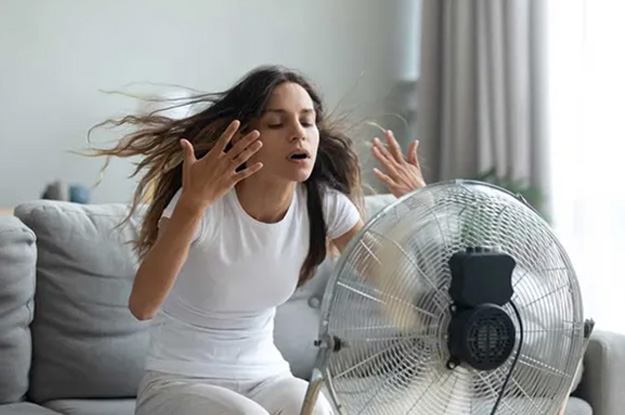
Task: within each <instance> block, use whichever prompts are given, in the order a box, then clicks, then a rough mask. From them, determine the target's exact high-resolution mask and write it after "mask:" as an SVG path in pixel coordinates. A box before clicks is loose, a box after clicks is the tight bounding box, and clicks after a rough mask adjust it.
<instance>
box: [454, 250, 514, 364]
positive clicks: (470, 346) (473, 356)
mask: <svg viewBox="0 0 625 415" xmlns="http://www.w3.org/2000/svg"><path fill="white" fill-rule="evenodd" d="M449 265H450V268H451V275H452V280H451V285H450V287H449V293H450V295H451V297H452V299H453V305H452V319H451V322H450V324H449V327H448V347H449V353H450V360H449V366H450V367H454V366H456V365H458V364H462V363H466V364H468V365H469V366H471V367H473V368H475V369H478V370H492V369H496V368H498V367H499V366H501V365H502V364H504V363H505V362H506V360H507V359H508V358H509V357H510V355H511V354H512V350H513V349H514V344H515V339H516V328H515V326H514V323H513V321H512V319H511V318H510V316H509V315H508V313H507V312H506V311H505V310H504V309H503V308H502V307H501V306H503V305H505V304H506V303H507V302H509V301H510V299H511V298H512V294H513V290H512V272H513V270H514V267H515V266H516V263H515V261H514V259H513V258H512V257H511V256H509V255H507V254H505V253H500V252H491V251H489V250H487V249H481V248H473V249H467V251H466V252H464V251H463V252H458V253H456V254H454V255H453V256H452V258H451V259H450V261H449Z"/></svg>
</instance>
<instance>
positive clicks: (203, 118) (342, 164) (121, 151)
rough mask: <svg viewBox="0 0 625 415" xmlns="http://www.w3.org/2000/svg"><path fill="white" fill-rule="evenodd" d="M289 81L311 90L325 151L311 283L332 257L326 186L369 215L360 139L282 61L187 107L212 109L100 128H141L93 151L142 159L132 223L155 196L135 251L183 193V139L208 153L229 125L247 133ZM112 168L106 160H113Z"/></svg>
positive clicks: (142, 249) (315, 190)
mask: <svg viewBox="0 0 625 415" xmlns="http://www.w3.org/2000/svg"><path fill="white" fill-rule="evenodd" d="M284 82H293V83H297V84H299V85H300V86H302V87H303V88H304V89H305V90H306V91H307V92H308V94H309V95H310V97H311V99H312V101H313V104H314V107H315V111H316V113H317V127H318V129H319V149H318V155H317V159H316V162H315V166H314V168H313V171H312V174H311V176H310V177H309V179H308V180H307V181H306V182H305V186H306V190H307V200H308V202H307V204H308V205H307V209H308V216H309V219H310V247H309V251H308V255H307V256H306V259H305V260H304V263H303V264H302V267H301V271H300V276H299V282H298V286H301V285H302V284H303V283H304V282H306V281H307V280H309V279H310V278H311V277H312V276H313V275H314V273H315V271H316V269H317V266H318V265H319V264H320V263H321V262H322V261H323V260H324V258H325V257H326V254H327V248H328V246H327V243H328V240H327V233H326V223H325V220H324V216H323V211H322V209H323V204H322V201H323V197H324V193H325V191H326V189H328V188H332V189H336V190H338V191H340V192H342V193H344V194H345V195H347V196H348V197H349V198H350V199H351V200H352V202H354V203H355V204H356V206H357V207H358V209H359V210H360V212H361V213H364V212H363V196H362V188H361V178H360V168H359V160H358V155H357V154H356V152H355V150H354V149H353V148H352V140H351V139H350V138H349V137H347V136H346V135H345V134H344V133H343V132H341V131H340V130H339V127H338V124H336V123H333V122H331V121H330V120H328V119H327V114H326V113H325V109H324V106H323V103H322V100H321V97H320V95H319V94H318V93H317V91H316V90H315V89H314V88H313V86H312V84H311V83H310V82H309V81H308V80H306V79H305V77H304V76H302V75H301V74H299V73H297V72H295V71H293V70H289V69H286V68H284V67H281V66H261V67H258V68H256V69H254V70H252V71H250V72H249V73H247V74H246V75H245V76H244V77H243V78H242V79H240V80H239V81H238V82H237V83H236V84H235V85H234V86H233V87H231V88H230V89H228V90H226V91H223V92H218V93H210V94H201V95H195V96H194V97H192V98H190V99H189V100H187V101H186V102H184V103H183V104H176V105H174V106H183V105H194V106H196V105H207V106H206V108H205V109H203V110H201V111H199V112H197V113H196V114H194V115H191V116H189V117H187V118H184V119H171V118H168V117H165V116H163V115H161V114H160V111H155V112H153V113H150V114H147V115H128V116H126V117H123V118H122V119H119V120H108V121H105V122H103V123H101V124H98V125H96V126H95V127H93V128H96V127H100V126H104V125H108V126H112V127H119V126H122V125H130V126H134V127H139V128H138V129H136V130H135V131H134V132H132V133H129V134H127V135H125V136H124V137H123V138H122V139H121V140H120V141H119V142H118V143H117V144H116V145H115V146H114V147H113V148H109V149H106V148H100V149H93V151H92V153H91V154H92V155H96V156H106V158H107V164H108V161H109V160H110V158H111V157H133V156H137V155H139V156H142V157H143V158H142V160H141V161H140V162H139V163H138V164H137V166H136V168H135V170H134V172H133V174H132V175H131V177H134V176H136V175H138V174H140V173H142V175H141V179H140V181H139V183H138V186H137V189H136V191H135V194H134V198H133V202H132V205H131V208H130V212H129V214H128V216H127V217H126V219H125V220H124V221H127V220H128V219H129V218H130V217H131V216H132V215H133V214H134V213H135V212H136V210H137V208H138V207H139V205H141V204H142V203H143V202H145V201H146V200H147V194H148V193H149V194H150V196H151V200H150V203H149V206H148V208H147V212H146V213H145V215H144V216H143V219H142V223H141V227H140V230H139V236H138V239H137V240H136V241H135V249H136V251H137V252H138V254H139V257H140V258H141V257H143V256H144V255H145V254H146V253H147V251H148V250H149V248H150V247H151V246H152V245H153V244H154V242H155V241H156V236H157V234H158V221H159V219H160V217H161V214H162V212H163V210H164V209H165V207H166V206H167V205H168V203H169V202H170V201H171V199H172V197H173V196H174V194H175V193H176V191H177V190H178V189H179V188H180V187H181V186H182V148H181V147H180V143H179V140H180V138H186V139H187V140H189V141H190V142H191V143H192V144H193V146H194V148H195V151H196V157H198V158H199V157H202V156H203V155H204V154H206V153H207V152H208V151H209V150H210V149H211V148H212V147H213V145H214V144H215V142H216V140H217V139H218V138H219V136H220V135H221V134H222V133H223V131H224V130H225V129H226V127H227V126H228V124H229V123H230V122H231V121H233V120H235V119H238V120H239V121H240V122H241V126H242V129H243V130H245V129H246V128H247V127H248V126H249V125H250V123H251V122H252V121H253V120H255V119H257V118H258V117H260V115H261V114H262V112H263V110H264V109H265V106H266V105H267V102H268V100H269V98H270V96H271V93H272V91H273V90H274V88H275V87H277V86H278V85H280V84H282V83H284ZM105 167H106V165H105Z"/></svg>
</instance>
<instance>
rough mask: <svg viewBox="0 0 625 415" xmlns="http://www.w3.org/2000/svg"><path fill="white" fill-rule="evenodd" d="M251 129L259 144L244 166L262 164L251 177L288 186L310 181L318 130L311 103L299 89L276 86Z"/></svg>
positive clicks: (285, 84) (285, 85) (294, 84)
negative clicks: (257, 136)
mask: <svg viewBox="0 0 625 415" xmlns="http://www.w3.org/2000/svg"><path fill="white" fill-rule="evenodd" d="M254 127H255V128H256V129H257V130H258V131H259V132H260V138H259V140H260V141H262V143H263V146H262V148H261V149H260V150H259V151H258V152H257V153H256V154H255V155H254V156H253V157H252V158H251V159H250V160H249V162H248V163H249V164H253V163H255V162H258V161H260V162H262V163H263V168H262V169H261V170H260V171H259V172H258V173H256V174H255V176H256V175H259V176H263V177H264V178H268V179H282V180H286V181H292V182H303V181H305V180H307V179H308V178H309V177H310V174H311V173H312V170H313V166H314V165H315V160H316V158H317V149H318V147H319V130H318V129H317V124H316V114H315V110H314V105H313V101H312V99H311V98H310V95H308V92H306V90H305V89H304V88H303V87H301V86H300V85H299V84H296V83H292V82H286V83H283V84H280V85H278V86H277V87H276V88H275V89H274V90H273V92H272V94H271V97H270V99H269V102H268V104H267V107H266V109H265V111H264V112H263V114H262V115H261V117H260V119H259V120H258V122H257V123H255V125H254Z"/></svg>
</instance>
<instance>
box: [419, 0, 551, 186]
mask: <svg viewBox="0 0 625 415" xmlns="http://www.w3.org/2000/svg"><path fill="white" fill-rule="evenodd" d="M543 7H544V6H543V2H542V1H541V0H535V1H532V0H423V5H422V34H421V36H422V37H421V71H420V72H421V73H420V78H419V92H418V98H419V105H418V111H417V112H418V114H417V126H418V130H419V134H418V135H419V138H420V140H421V144H420V148H421V150H422V151H421V154H422V158H423V165H424V172H425V175H426V179H427V180H428V181H429V182H433V181H438V180H446V179H451V178H473V177H475V176H476V174H478V173H479V172H483V171H486V170H489V169H491V168H495V169H496V171H497V174H498V176H501V177H504V176H506V177H510V178H515V179H523V180H525V181H526V182H527V184H532V185H535V186H540V188H541V189H543V190H545V191H546V190H547V189H546V186H547V182H548V180H547V171H546V166H547V162H546V161H547V159H548V157H547V155H546V150H547V145H546V143H545V135H544V132H543V125H544V122H543V119H544V115H543V113H544V108H545V102H544V101H545V97H544V93H543V91H544V85H543V84H544V81H543V79H544V72H545V71H544V70H543V65H544V59H543V42H544V30H543V27H544V11H543Z"/></svg>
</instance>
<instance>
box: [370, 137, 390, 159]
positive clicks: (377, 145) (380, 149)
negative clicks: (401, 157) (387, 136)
mask: <svg viewBox="0 0 625 415" xmlns="http://www.w3.org/2000/svg"><path fill="white" fill-rule="evenodd" d="M372 150H373V154H374V155H376V152H377V153H378V155H379V156H380V157H382V158H383V159H387V160H388V161H389V162H392V161H395V159H394V158H393V155H392V154H391V153H390V152H389V151H388V149H387V148H386V146H385V145H384V144H382V142H381V141H380V140H379V139H378V138H377V137H376V138H374V139H373V148H372Z"/></svg>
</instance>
